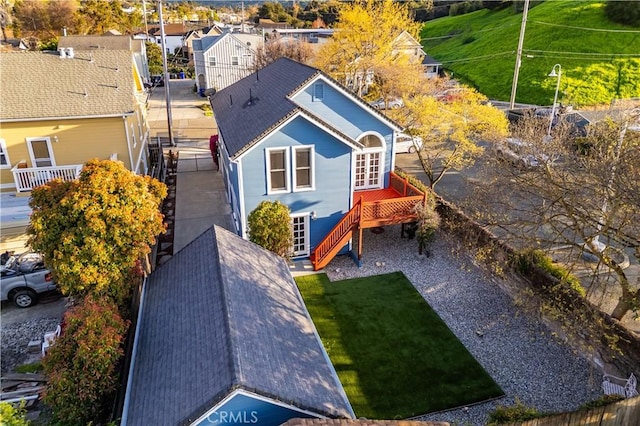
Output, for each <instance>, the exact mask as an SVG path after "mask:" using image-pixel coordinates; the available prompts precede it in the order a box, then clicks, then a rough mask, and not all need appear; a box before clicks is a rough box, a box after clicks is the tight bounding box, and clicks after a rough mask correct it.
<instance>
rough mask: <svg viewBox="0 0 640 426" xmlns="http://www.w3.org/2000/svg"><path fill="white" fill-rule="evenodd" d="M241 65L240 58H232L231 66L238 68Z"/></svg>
mask: <svg viewBox="0 0 640 426" xmlns="http://www.w3.org/2000/svg"><path fill="white" fill-rule="evenodd" d="M239 64H240V59H239V57H238V56H232V57H231V65H233V66H238V65H239Z"/></svg>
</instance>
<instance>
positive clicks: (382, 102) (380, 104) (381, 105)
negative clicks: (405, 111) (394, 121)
mask: <svg viewBox="0 0 640 426" xmlns="http://www.w3.org/2000/svg"><path fill="white" fill-rule="evenodd" d="M369 105H371V106H372V107H374V108H376V109H398V108H400V107H401V106H403V105H404V102H403V101H402V99H400V98H389V99H385V98H379V99H376V100H375V101H373V102H369Z"/></svg>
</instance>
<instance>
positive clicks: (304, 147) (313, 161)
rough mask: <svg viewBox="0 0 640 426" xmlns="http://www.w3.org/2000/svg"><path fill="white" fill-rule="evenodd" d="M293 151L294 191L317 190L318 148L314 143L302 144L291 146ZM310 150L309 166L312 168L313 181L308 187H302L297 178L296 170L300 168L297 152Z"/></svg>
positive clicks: (311, 177)
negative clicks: (299, 185)
mask: <svg viewBox="0 0 640 426" xmlns="http://www.w3.org/2000/svg"><path fill="white" fill-rule="evenodd" d="M291 149H292V151H293V153H292V155H291V157H292V167H291V175H292V179H293V186H292V188H293V192H305V191H315V189H316V150H315V146H314V145H301V146H294V147H291ZM307 149H308V150H309V156H310V159H309V167H310V169H311V173H310V174H311V176H310V179H311V182H310V185H309V186H308V187H306V186H305V187H302V188H298V182H297V181H296V179H297V175H296V171H297V168H298V165H297V164H296V161H297V160H296V154H297V152H296V151H298V150H307Z"/></svg>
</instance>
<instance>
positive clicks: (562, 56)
mask: <svg viewBox="0 0 640 426" xmlns="http://www.w3.org/2000/svg"><path fill="white" fill-rule="evenodd" d="M604 4H605V3H604V2H602V1H590V0H582V1H575V0H574V1H547V2H544V3H541V4H538V5H536V6H535V7H532V8H530V10H529V16H528V18H527V26H526V33H525V39H524V45H523V49H524V50H525V52H524V53H525V54H524V55H523V57H522V66H521V68H520V77H519V79H518V90H517V96H516V101H517V102H526V103H535V104H539V105H551V103H552V102H553V95H554V92H555V85H556V82H557V80H556V79H555V78H549V77H547V75H548V74H549V72H550V71H551V68H552V67H553V65H554V64H556V63H559V64H560V65H561V66H562V79H561V83H560V96H559V99H560V101H561V102H563V103H565V104H574V105H593V104H602V103H608V102H610V101H611V100H612V99H615V98H630V97H638V96H640V78H638V75H640V54H639V49H638V46H639V45H640V32H638V31H639V30H640V28H633V27H629V26H624V25H620V24H615V23H612V22H610V21H609V20H608V19H607V18H606V16H605V14H604ZM521 21H522V14H521V13H517V14H516V13H514V11H513V8H511V7H510V8H507V9H505V10H500V11H489V10H486V9H485V10H480V11H476V12H473V13H469V14H466V15H460V16H453V17H445V18H440V19H436V20H434V21H428V22H426V23H425V25H424V27H423V29H422V33H421V38H422V44H423V46H424V47H425V51H426V52H427V53H429V54H430V55H432V56H434V57H435V58H437V59H438V60H440V61H442V62H443V63H444V65H445V67H446V68H447V69H449V70H453V72H454V77H459V78H461V79H462V80H463V81H465V82H467V83H469V84H470V85H472V86H474V87H476V88H478V90H480V91H481V92H482V93H484V94H485V95H487V96H488V97H490V98H494V99H499V100H509V98H510V96H511V83H512V80H513V69H514V65H515V51H516V49H517V46H518V37H519V33H520V23H521ZM548 24H552V25H548ZM576 27H581V28H598V29H612V30H613V29H615V30H621V31H620V32H601V31H587V30H584V29H581V28H576ZM622 31H635V32H622ZM450 35H451V36H452V37H447V38H438V37H443V36H445V37H446V36H450ZM554 52H556V53H554ZM557 52H580V53H585V54H584V55H576V54H566V53H557ZM612 53H616V54H633V55H635V56H634V57H633V58H632V57H617V58H614V57H612V56H609V55H610V54H612ZM587 54H595V55H594V56H591V57H589V56H588V55H587ZM527 55H528V56H527ZM599 55H603V56H599ZM596 56H598V58H597V59H596V58H595V57H596ZM479 57H485V58H484V59H474V60H470V61H469V59H470V58H479Z"/></svg>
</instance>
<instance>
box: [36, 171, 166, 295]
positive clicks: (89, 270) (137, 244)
mask: <svg viewBox="0 0 640 426" xmlns="http://www.w3.org/2000/svg"><path fill="white" fill-rule="evenodd" d="M166 194H167V188H166V186H165V185H164V184H163V183H161V182H159V181H157V180H155V179H153V178H151V177H150V176H139V175H136V174H135V173H133V172H130V171H129V170H127V169H126V168H125V167H124V165H123V164H122V163H121V162H118V161H110V160H91V161H89V162H88V163H87V164H86V165H85V166H84V167H83V169H82V172H81V173H80V178H79V179H78V180H76V181H70V182H62V181H58V180H54V181H52V182H50V183H48V184H46V185H43V186H40V187H37V188H35V189H34V190H33V192H32V196H31V201H30V203H29V205H30V206H31V208H32V209H33V214H32V216H31V223H30V226H29V228H28V233H29V235H30V238H29V245H30V246H31V247H32V248H33V249H34V250H36V251H39V252H41V253H43V254H44V256H45V259H46V263H47V266H48V267H49V268H50V269H51V271H52V272H53V275H54V278H55V280H56V282H57V283H58V285H59V287H60V289H61V290H62V292H63V293H64V294H67V295H78V296H84V295H86V294H88V293H90V292H92V293H94V294H100V295H108V294H110V293H114V294H118V293H119V291H120V289H119V287H121V286H122V285H123V281H124V280H125V278H126V277H127V275H128V274H129V273H130V271H131V269H132V268H133V267H134V266H135V265H136V262H137V261H138V260H139V259H140V258H141V257H143V256H145V255H146V254H148V253H149V252H150V250H151V249H150V246H151V245H152V244H153V243H154V241H155V237H156V236H157V235H158V234H160V233H162V232H164V230H165V228H164V224H163V220H162V214H161V213H160V211H159V206H160V203H161V202H162V199H163V198H164V197H165V196H166Z"/></svg>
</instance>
